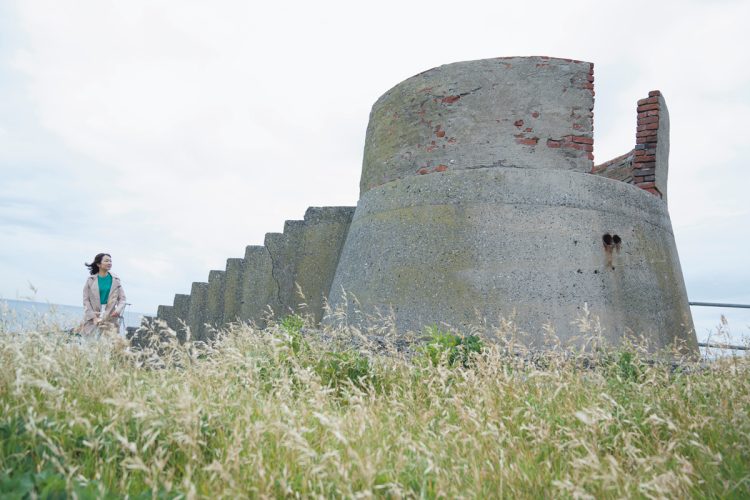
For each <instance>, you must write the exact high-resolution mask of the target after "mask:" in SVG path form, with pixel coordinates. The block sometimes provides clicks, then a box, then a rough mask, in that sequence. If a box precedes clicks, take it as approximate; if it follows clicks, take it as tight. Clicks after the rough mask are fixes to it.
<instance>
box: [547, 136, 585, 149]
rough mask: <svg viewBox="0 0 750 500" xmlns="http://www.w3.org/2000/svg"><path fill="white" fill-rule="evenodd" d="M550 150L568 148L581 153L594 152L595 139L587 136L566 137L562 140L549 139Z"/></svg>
mask: <svg viewBox="0 0 750 500" xmlns="http://www.w3.org/2000/svg"><path fill="white" fill-rule="evenodd" d="M547 147H548V148H567V149H577V150H579V151H588V152H589V153H591V152H593V151H594V139H592V138H591V137H588V136H585V135H566V136H563V137H561V138H560V139H552V138H550V139H547Z"/></svg>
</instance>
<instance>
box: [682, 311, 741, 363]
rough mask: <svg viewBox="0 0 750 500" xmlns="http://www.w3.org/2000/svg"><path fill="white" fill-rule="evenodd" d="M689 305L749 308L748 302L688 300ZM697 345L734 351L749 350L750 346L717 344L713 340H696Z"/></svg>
mask: <svg viewBox="0 0 750 500" xmlns="http://www.w3.org/2000/svg"><path fill="white" fill-rule="evenodd" d="M688 304H689V305H691V306H700V307H731V308H735V309H750V304H724V303H721V302H688ZM698 347H710V348H714V349H731V350H735V351H750V347H748V346H743V345H733V344H721V343H719V344H717V343H715V342H698Z"/></svg>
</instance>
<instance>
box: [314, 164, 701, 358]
mask: <svg viewBox="0 0 750 500" xmlns="http://www.w3.org/2000/svg"><path fill="white" fill-rule="evenodd" d="M342 288H343V289H344V290H346V292H347V293H351V294H353V295H354V296H355V297H356V298H357V299H358V300H359V302H360V303H361V304H362V306H361V307H362V308H364V311H363V312H365V313H375V312H376V311H378V310H380V311H384V312H387V311H389V310H390V309H391V308H392V310H393V311H394V312H395V315H396V325H397V327H398V328H399V329H401V330H415V331H419V330H422V329H423V328H424V326H425V325H431V324H435V323H437V324H440V323H447V324H449V325H452V326H454V327H456V328H459V329H462V330H464V331H466V330H467V329H468V328H470V326H472V325H477V324H478V323H479V321H478V320H479V318H485V319H487V320H488V321H489V322H490V323H495V324H496V323H497V322H498V321H497V320H498V318H499V317H500V316H505V317H509V316H512V315H514V317H515V320H516V322H517V324H519V326H520V327H521V329H522V330H523V331H525V332H526V341H527V343H529V344H536V345H539V344H540V343H541V342H542V334H541V332H542V327H543V325H545V324H550V325H552V326H553V327H554V328H555V330H556V332H557V334H558V336H559V337H560V338H561V339H562V340H563V341H567V340H571V339H573V337H575V336H576V335H578V333H579V332H578V329H577V327H576V326H574V325H573V324H572V322H573V321H574V320H575V319H576V317H578V316H579V315H580V314H581V311H582V308H583V307H584V304H588V307H589V310H590V311H592V312H593V313H594V314H595V315H598V316H599V318H600V319H601V323H602V325H603V327H604V333H605V336H606V337H607V338H608V339H609V340H610V341H612V342H615V343H616V342H619V340H620V339H621V338H622V336H623V335H624V334H625V333H626V332H634V333H636V334H647V335H648V337H649V339H650V340H651V342H653V344H654V346H655V347H662V346H666V345H668V344H670V343H671V342H673V341H674V340H676V339H679V340H682V341H685V342H686V343H687V344H688V346H689V348H690V349H697V344H696V338H695V333H694V331H693V323H692V318H691V315H690V310H689V307H688V301H687V295H686V292H685V285H684V282H683V279H682V272H681V270H680V264H679V260H678V256H677V250H676V248H675V242H674V237H673V235H672V229H671V225H670V221H669V214H668V212H667V206H666V204H665V203H664V202H663V201H661V200H660V199H658V198H656V197H655V196H652V195H650V194H649V193H647V192H645V191H643V190H641V189H638V188H636V187H634V186H630V185H627V184H624V183H621V182H617V181H613V180H610V179H606V178H601V177H598V176H594V175H590V174H584V173H577V172H571V171H564V170H541V169H513V168H502V167H499V168H498V167H495V168H481V169H476V170H468V171H466V170H465V171H456V172H450V171H448V172H441V173H434V174H431V175H425V176H417V177H407V178H404V179H401V180H398V181H393V182H390V183H387V184H385V185H382V186H379V187H377V188H374V189H372V190H370V191H368V192H367V193H365V194H364V195H363V196H362V198H361V199H360V201H359V205H358V206H357V209H356V212H355V214H354V219H353V221H352V223H351V226H350V228H349V233H348V237H347V240H346V243H345V245H344V248H343V250H342V254H341V256H340V258H339V263H338V268H337V272H336V276H335V278H334V281H333V284H332V286H331V290H332V295H331V296H330V298H329V300H330V302H331V304H332V306H333V307H334V308H336V307H343V308H345V309H346V310H347V312H348V315H349V318H350V320H352V319H353V320H354V321H357V320H356V318H357V317H359V316H357V315H356V314H355V313H354V310H353V309H354V303H353V302H352V301H351V300H349V301H348V302H343V301H342V298H341V296H340V294H339V293H338V291H339V290H341V289H342Z"/></svg>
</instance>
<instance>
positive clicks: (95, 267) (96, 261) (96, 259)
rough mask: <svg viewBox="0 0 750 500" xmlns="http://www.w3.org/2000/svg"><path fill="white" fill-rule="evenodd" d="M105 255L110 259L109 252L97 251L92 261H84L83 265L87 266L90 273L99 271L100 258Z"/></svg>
mask: <svg viewBox="0 0 750 500" xmlns="http://www.w3.org/2000/svg"><path fill="white" fill-rule="evenodd" d="M105 255H106V256H107V257H109V258H110V259H111V258H112V256H111V255H110V254H108V253H98V254H96V257H94V262H92V263H91V264H86V263H85V262H84V263H83V264H84V265H85V266H86V267H88V268H89V272H90V273H91V274H96V273H98V272H99V264H101V263H102V259H103V258H104V256H105Z"/></svg>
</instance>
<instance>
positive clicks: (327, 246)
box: [158, 207, 354, 340]
mask: <svg viewBox="0 0 750 500" xmlns="http://www.w3.org/2000/svg"><path fill="white" fill-rule="evenodd" d="M353 214H354V207H311V208H309V209H308V210H307V212H306V213H305V218H304V220H297V221H287V222H286V223H285V224H284V232H283V233H268V234H266V237H265V244H264V245H263V246H248V247H247V248H246V249H245V257H244V258H243V259H237V258H234V259H227V265H226V270H225V271H218V270H213V271H211V272H210V273H209V277H208V283H193V287H192V289H191V293H190V295H176V296H175V300H174V306H160V307H159V314H158V317H159V318H160V319H164V320H165V321H167V324H168V325H169V327H170V328H172V329H173V330H175V331H178V333H179V334H180V335H181V339H182V340H184V331H182V332H181V331H180V330H182V329H181V327H180V323H179V321H178V319H179V318H182V319H184V320H185V322H186V323H187V324H188V325H189V327H190V329H191V331H192V334H193V338H194V339H198V340H204V339H206V338H207V337H209V336H210V332H211V329H212V328H220V327H222V326H223V325H226V324H227V323H230V322H234V321H252V322H254V323H256V324H257V325H259V326H265V323H266V321H265V319H266V318H267V317H268V315H269V314H273V315H274V316H275V317H276V318H282V317H284V316H286V315H288V314H291V313H302V314H308V315H310V316H311V317H312V318H313V320H314V321H320V319H321V318H322V317H323V302H324V300H325V298H326V297H327V296H328V294H329V291H330V286H331V282H332V281H333V275H334V273H335V272H336V265H337V263H338V259H339V254H340V253H341V248H342V247H343V245H344V241H345V240H346V234H347V231H348V229H349V224H350V223H351V219H352V216H353ZM299 291H301V292H302V293H303V295H304V298H303V296H301V295H300V294H299ZM206 325H208V326H209V327H208V328H206Z"/></svg>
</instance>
